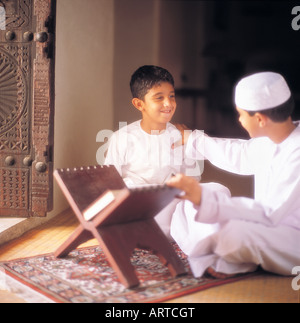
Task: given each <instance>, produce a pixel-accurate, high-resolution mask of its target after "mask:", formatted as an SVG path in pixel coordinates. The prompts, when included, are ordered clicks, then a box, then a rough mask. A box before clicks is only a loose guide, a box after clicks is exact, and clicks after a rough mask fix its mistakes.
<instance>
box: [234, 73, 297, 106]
mask: <svg viewBox="0 0 300 323" xmlns="http://www.w3.org/2000/svg"><path fill="white" fill-rule="evenodd" d="M290 97H291V91H290V89H289V87H288V85H287V83H286V81H285V79H284V78H283V77H282V76H281V75H280V74H277V73H273V72H263V73H257V74H253V75H251V76H248V77H245V78H244V79H242V80H241V81H240V82H239V83H238V84H237V86H236V88H235V104H236V106H237V107H238V108H240V109H242V110H246V111H255V112H256V111H263V110H268V109H272V108H276V107H277V106H279V105H281V104H283V103H285V102H286V101H287V100H288V99H289V98H290Z"/></svg>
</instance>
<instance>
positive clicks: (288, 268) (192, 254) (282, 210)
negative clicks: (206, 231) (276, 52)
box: [169, 72, 300, 277]
mask: <svg viewBox="0 0 300 323" xmlns="http://www.w3.org/2000/svg"><path fill="white" fill-rule="evenodd" d="M235 104H236V109H237V111H238V113H239V116H240V117H239V121H240V122H241V124H242V126H243V127H244V128H245V129H246V130H247V131H248V132H249V135H250V137H251V138H252V139H250V140H231V139H218V138H210V137H208V136H204V135H203V134H202V133H200V132H199V131H195V132H194V133H193V134H192V135H191V136H190V137H189V138H188V143H187V153H188V155H190V156H195V154H199V153H200V154H201V155H203V156H205V158H207V159H209V160H210V161H211V162H212V163H213V164H214V165H216V166H217V167H220V168H222V169H225V170H227V171H231V172H234V173H238V174H242V175H243V174H244V175H251V174H253V175H254V176H255V198H254V199H249V198H244V197H235V198H232V197H229V196H227V195H225V194H223V193H221V192H213V191H207V190H206V188H205V187H202V186H201V185H199V184H198V183H196V182H194V181H193V180H192V179H190V178H187V177H185V176H184V175H177V176H176V177H174V178H172V179H171V180H170V181H169V185H170V186H174V187H178V188H180V189H182V190H184V191H185V192H186V195H185V196H184V199H187V200H189V201H185V202H183V204H181V205H178V210H179V209H180V208H181V213H178V214H175V215H174V217H173V222H172V227H171V233H172V236H173V238H174V239H175V241H176V242H177V243H178V244H179V246H184V248H185V252H186V253H187V254H188V256H189V261H190V264H191V268H192V270H193V273H194V275H195V276H202V275H203V274H204V273H205V272H207V273H209V274H211V275H212V276H215V277H226V276H231V275H234V274H237V273H244V272H251V271H255V270H256V268H257V266H258V265H260V266H261V267H262V268H263V269H265V270H267V271H270V272H274V273H277V274H282V275H291V273H292V269H293V267H295V266H299V265H300V199H299V192H300V171H299V170H300V127H299V123H297V122H295V123H294V122H293V121H292V119H291V114H292V111H293V106H294V102H293V99H292V95H291V92H290V89H289V87H288V85H287V83H286V81H285V80H284V78H283V77H282V76H281V75H279V74H277V73H272V72H263V73H257V74H254V75H251V76H248V77H246V78H244V79H242V80H241V81H240V82H239V83H238V84H237V86H236V89H235ZM203 141H204V147H203V144H202V142H203ZM186 204H188V205H190V206H191V207H192V208H194V209H195V210H196V216H195V217H194V218H193V219H190V218H189V214H188V213H186V215H185V216H183V214H182V208H186ZM186 221H189V222H190V223H192V222H193V221H196V222H198V221H199V222H203V223H218V224H219V225H220V229H219V230H218V231H217V232H215V233H213V234H211V235H210V236H208V237H206V238H205V239H197V238H195V239H194V241H190V244H189V245H188V246H187V245H186V244H185V241H184V239H185V237H186V236H188V235H189V234H191V233H192V234H193V236H194V237H197V232H195V231H194V232H192V231H193V226H192V225H191V224H190V226H189V229H190V232H189V231H186V232H182V229H181V228H180V227H179V226H180V225H181V222H186Z"/></svg>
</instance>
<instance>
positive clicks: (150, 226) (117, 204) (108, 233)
mask: <svg viewBox="0 0 300 323" xmlns="http://www.w3.org/2000/svg"><path fill="white" fill-rule="evenodd" d="M54 177H55V179H56V180H57V182H58V184H59V186H60V187H61V189H62V191H63V193H64V195H65V196H66V198H67V200H68V202H69V204H70V206H71V207H72V209H73V211H74V213H75V214H76V216H77V218H78V220H79V222H80V225H79V226H78V227H77V229H76V230H75V231H74V233H73V234H72V235H71V236H70V237H69V239H67V241H65V242H64V243H63V244H62V245H61V246H60V247H59V248H58V250H57V251H56V252H55V256H56V257H64V256H66V255H68V253H69V252H71V251H72V250H74V249H75V248H76V247H78V246H79V245H80V244H82V243H84V242H86V241H88V240H90V239H93V238H96V239H97V241H98V243H99V245H100V247H101V248H102V250H103V252H104V253H105V255H106V257H107V259H108V261H109V263H110V264H111V266H112V268H113V269H114V270H115V272H116V274H117V275H118V277H119V279H120V281H121V283H123V284H124V285H125V286H126V287H127V288H132V287H135V286H137V285H139V280H138V278H137V276H136V274H135V270H134V266H133V265H132V264H131V261H130V258H131V255H132V252H133V250H134V249H135V248H141V249H146V250H150V251H152V252H153V253H154V254H156V255H157V256H158V257H159V258H160V260H161V262H162V263H163V264H164V265H166V266H167V267H168V269H169V271H170V273H171V274H172V276H173V277H176V276H179V275H183V274H185V273H186V270H185V267H184V265H183V263H182V261H181V260H180V258H179V257H178V255H177V254H176V252H175V250H174V249H173V247H172V246H171V244H170V243H169V241H168V239H167V237H166V236H165V235H164V233H163V232H162V231H161V229H160V227H159V226H158V225H157V223H156V221H155V220H154V216H155V215H156V214H157V213H158V212H159V211H160V210H162V209H163V208H164V207H165V206H167V205H168V204H169V203H170V202H171V201H172V200H173V199H174V197H175V196H176V195H177V194H178V190H176V189H173V188H169V187H160V188H151V189H149V188H147V189H139V190H129V189H128V188H127V187H126V185H125V184H124V182H123V180H122V178H121V177H120V175H119V173H118V172H117V170H116V169H115V167H114V166H91V167H80V168H77V169H76V168H75V169H60V170H56V171H55V172H54ZM107 189H109V190H115V189H118V190H121V197H120V198H118V199H116V201H113V202H112V203H111V204H109V205H108V206H106V207H105V208H104V209H103V210H102V211H100V213H98V214H97V215H96V216H95V217H94V218H92V219H91V220H90V221H86V220H85V219H84V216H83V211H84V210H85V209H86V208H87V207H88V206H89V205H90V204H91V203H92V202H93V201H95V200H96V199H97V198H98V197H99V196H100V195H101V194H103V193H104V192H105V191H106V190H107Z"/></svg>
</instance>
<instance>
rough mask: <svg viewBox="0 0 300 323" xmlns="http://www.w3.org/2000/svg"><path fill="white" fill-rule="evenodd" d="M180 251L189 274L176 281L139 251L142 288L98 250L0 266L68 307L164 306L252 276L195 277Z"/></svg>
mask: <svg viewBox="0 0 300 323" xmlns="http://www.w3.org/2000/svg"><path fill="white" fill-rule="evenodd" d="M176 251H177V253H178V255H179V256H180V257H181V259H182V260H183V262H184V264H185V266H186V269H187V275H184V276H181V277H177V278H173V277H172V276H171V275H170V273H169V270H168V268H167V267H165V266H164V265H162V263H161V262H160V261H159V259H158V257H157V256H155V255H154V254H152V253H151V252H148V251H146V250H141V249H135V250H134V252H133V254H132V258H131V262H132V264H133V266H134V267H135V270H136V274H137V276H138V278H139V281H140V285H139V286H138V287H136V288H134V289H126V288H125V287H124V286H123V285H122V284H121V283H120V282H119V280H118V277H117V275H116V274H115V272H114V270H113V269H112V268H111V267H110V265H109V263H108V262H107V260H106V257H105V255H104V253H103V251H102V250H101V249H100V248H99V247H97V246H96V247H87V248H81V249H77V250H74V251H72V252H71V253H70V254H69V255H68V257H66V258H63V259H56V258H55V257H54V255H53V254H47V255H41V256H36V257H31V258H24V259H17V260H12V261H9V262H4V263H1V264H0V266H1V267H2V268H3V269H4V270H5V273H6V274H7V275H9V276H10V277H12V278H14V279H16V280H18V281H19V282H21V283H22V284H24V285H26V286H29V287H30V288H32V289H34V290H35V291H38V292H39V293H41V294H43V295H46V296H47V297H48V298H50V299H52V300H54V301H55V302H62V303H143V302H162V301H166V300H169V299H172V298H175V297H180V296H183V295H185V294H189V293H192V292H196V291H199V290H202V289H207V288H210V287H213V286H217V285H221V284H225V283H229V282H233V281H236V280H239V279H242V278H244V277H246V276H245V275H243V276H240V277H235V278H230V279H225V280H224V279H214V278H206V277H203V278H194V277H193V275H192V274H191V272H190V269H189V265H188V262H187V259H186V257H185V256H184V254H183V253H182V252H181V251H180V250H179V249H178V248H176Z"/></svg>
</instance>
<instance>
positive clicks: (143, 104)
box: [132, 82, 176, 130]
mask: <svg viewBox="0 0 300 323" xmlns="http://www.w3.org/2000/svg"><path fill="white" fill-rule="evenodd" d="M132 103H133V105H134V106H135V107H136V108H137V109H138V110H140V111H141V112H142V115H143V124H144V126H146V128H147V129H151V130H158V129H160V130H162V129H165V126H166V123H167V122H170V121H171V119H172V117H173V115H174V113H175V110H176V100H175V90H174V87H173V86H172V85H171V84H170V83H167V82H163V83H160V84H159V85H155V86H153V87H152V88H151V89H150V90H149V91H148V92H147V94H146V95H145V97H144V100H139V99H133V102H132Z"/></svg>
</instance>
